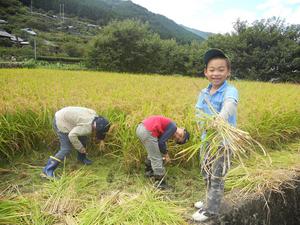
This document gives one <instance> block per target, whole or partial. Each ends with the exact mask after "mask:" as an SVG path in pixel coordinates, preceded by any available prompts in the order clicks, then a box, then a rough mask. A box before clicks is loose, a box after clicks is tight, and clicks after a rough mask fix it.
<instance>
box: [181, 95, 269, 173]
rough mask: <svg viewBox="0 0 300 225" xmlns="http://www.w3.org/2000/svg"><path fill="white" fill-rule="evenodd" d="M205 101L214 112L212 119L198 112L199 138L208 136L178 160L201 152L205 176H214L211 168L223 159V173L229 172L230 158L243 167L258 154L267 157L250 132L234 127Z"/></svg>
mask: <svg viewBox="0 0 300 225" xmlns="http://www.w3.org/2000/svg"><path fill="white" fill-rule="evenodd" d="M205 101H206V102H207V104H208V106H209V108H210V110H211V112H213V115H208V114H206V113H204V112H202V111H201V110H198V112H197V126H198V130H199V131H200V134H203V133H204V134H205V135H204V136H203V138H202V140H201V141H199V142H198V143H196V144H194V145H192V146H189V147H188V148H186V149H184V150H182V151H180V152H179V153H177V154H176V155H179V158H181V157H185V158H186V157H187V160H190V159H191V158H192V157H193V156H194V155H195V154H196V153H197V152H198V151H199V150H200V157H201V159H200V160H201V162H204V164H202V167H203V169H204V170H206V172H208V173H211V172H210V171H209V168H211V166H212V165H213V164H214V163H215V162H216V161H217V160H220V159H221V160H223V161H224V168H223V170H225V169H226V168H230V158H231V157H233V158H235V159H237V160H238V161H239V162H240V163H241V164H242V165H244V163H243V158H247V157H248V156H249V155H250V154H258V153H257V152H258V151H261V152H262V153H263V155H264V156H267V152H266V150H265V148H264V147H263V146H262V145H261V144H260V143H259V142H258V141H256V140H254V139H253V138H252V137H251V136H250V134H249V133H248V132H245V131H243V130H240V129H238V128H236V127H233V126H231V125H230V124H229V123H228V122H227V121H225V120H224V119H222V118H221V117H220V116H219V115H218V113H217V112H216V110H215V109H214V108H213V106H212V105H211V103H210V102H209V100H208V99H205ZM197 136H198V135H197ZM199 136H200V135H199ZM221 157H223V158H221ZM269 159H270V158H269Z"/></svg>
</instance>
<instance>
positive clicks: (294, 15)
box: [131, 0, 300, 34]
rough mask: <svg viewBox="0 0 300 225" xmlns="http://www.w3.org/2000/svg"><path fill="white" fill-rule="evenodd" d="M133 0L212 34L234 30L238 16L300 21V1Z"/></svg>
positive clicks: (246, 18)
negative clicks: (274, 17) (273, 17)
mask: <svg viewBox="0 0 300 225" xmlns="http://www.w3.org/2000/svg"><path fill="white" fill-rule="evenodd" d="M131 1H132V2H134V3H135V4H138V5H140V6H143V7H144V8H146V9H148V10H149V11H151V12H153V13H157V14H161V15H164V16H166V17H168V18H169V19H171V20H173V21H175V22H176V23H178V24H182V25H185V26H187V27H190V28H195V29H197V30H201V31H206V32H213V33H223V34H224V33H226V32H231V31H233V23H234V22H235V21H236V20H237V19H238V18H239V19H240V20H241V21H247V22H248V23H249V24H251V23H252V22H253V21H255V20H260V19H267V18H270V17H272V16H276V17H280V18H281V19H285V21H286V24H300V0H260V1H259V0H248V1H243V0H131Z"/></svg>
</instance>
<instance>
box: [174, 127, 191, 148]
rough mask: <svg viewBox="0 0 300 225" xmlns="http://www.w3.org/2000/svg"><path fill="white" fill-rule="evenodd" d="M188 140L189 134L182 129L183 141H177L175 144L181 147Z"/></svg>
mask: <svg viewBox="0 0 300 225" xmlns="http://www.w3.org/2000/svg"><path fill="white" fill-rule="evenodd" d="M189 139H190V133H189V132H188V131H187V130H186V129H184V138H183V140H182V141H178V142H176V143H177V144H180V145H183V144H185V143H186V142H187V141H188V140H189Z"/></svg>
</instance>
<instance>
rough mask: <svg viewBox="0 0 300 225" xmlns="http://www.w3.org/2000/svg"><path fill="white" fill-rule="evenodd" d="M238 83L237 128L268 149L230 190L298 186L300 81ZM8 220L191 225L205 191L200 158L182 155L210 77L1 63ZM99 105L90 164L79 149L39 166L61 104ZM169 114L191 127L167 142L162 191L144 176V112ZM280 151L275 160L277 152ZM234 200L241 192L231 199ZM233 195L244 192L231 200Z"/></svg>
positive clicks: (231, 179)
mask: <svg viewBox="0 0 300 225" xmlns="http://www.w3.org/2000/svg"><path fill="white" fill-rule="evenodd" d="M232 84H233V85H234V86H236V87H237V89H238V90H239V95H240V96H239V97H240V101H239V105H238V128H240V129H242V130H244V131H247V132H249V133H250V135H251V136H252V137H253V138H254V139H255V140H257V141H259V142H260V143H261V144H262V145H263V146H264V147H265V149H266V150H267V151H268V154H269V158H268V160H264V157H263V156H259V155H255V156H250V157H248V158H247V159H245V164H244V165H240V164H238V163H237V162H233V166H232V169H231V170H230V172H229V174H228V176H227V177H226V182H225V186H226V187H225V188H226V196H232V193H239V194H238V195H237V196H236V195H235V198H247V196H250V195H252V194H263V193H265V192H266V191H268V190H273V191H276V192H280V191H281V188H282V187H287V186H291V187H292V185H293V182H294V181H295V179H296V178H297V177H299V171H300V156H299V151H300V87H299V85H295V84H271V83H260V82H248V81H234V82H232ZM0 85H1V89H0V158H1V160H0V224H39V225H40V224H47V225H48V224H69V225H71V224H72V225H73V224H78V225H79V224H80V225H81V224H189V223H190V220H189V218H190V216H191V214H192V213H193V212H194V210H195V209H194V208H193V203H194V202H195V201H197V200H199V199H203V198H204V197H205V186H204V182H203V181H202V177H201V175H200V173H199V160H198V157H197V156H195V157H193V158H192V159H191V160H189V161H187V158H184V157H181V158H176V153H178V152H180V151H182V150H183V149H185V148H188V147H189V146H192V145H195V144H196V143H198V142H199V136H200V131H199V130H198V128H197V125H196V120H195V108H194V106H195V103H196V101H197V97H198V94H199V91H200V90H201V89H202V88H204V87H206V86H207V85H208V81H207V80H205V79H202V78H191V77H182V76H159V75H142V74H135V75H134V74H125V73H105V72H91V71H63V70H46V69H43V70H42V69H1V70H0ZM65 106H84V107H88V108H92V109H94V110H96V111H97V112H98V113H99V115H103V116H105V117H107V118H108V119H109V120H110V121H111V122H112V124H113V125H112V128H111V130H110V132H109V134H108V135H107V139H106V141H105V142H106V143H105V146H104V147H100V146H97V145H94V144H90V146H89V148H88V152H89V158H91V159H92V160H93V164H92V165H91V166H83V165H81V164H79V163H78V162H77V161H76V154H75V150H74V151H73V152H72V154H71V155H70V157H68V158H67V159H66V160H65V162H64V163H63V165H60V167H59V168H58V169H57V170H56V174H58V175H59V176H60V179H59V180H54V181H49V180H44V179H42V178H40V176H39V174H40V173H41V170H42V168H43V166H44V165H45V163H46V161H47V159H48V157H49V156H50V155H53V154H55V153H56V151H57V150H58V147H59V145H58V144H59V143H58V139H57V138H56V136H55V133H54V131H53V130H52V120H53V117H54V113H55V111H57V110H59V109H61V108H62V107H65ZM154 114H161V115H164V116H167V117H170V118H172V119H173V120H174V121H175V122H176V123H177V125H178V126H184V127H186V128H187V130H189V131H190V133H191V140H190V142H189V143H187V144H185V145H183V146H176V145H175V144H174V143H172V142H170V143H168V146H169V152H170V155H171V158H172V159H173V160H172V162H171V164H170V165H167V178H168V183H169V184H170V185H171V186H172V189H170V190H167V191H159V190H157V189H155V188H154V187H153V182H152V181H151V180H149V179H148V178H145V177H144V174H143V169H144V165H143V161H144V159H145V156H146V151H145V150H144V149H143V147H142V145H141V144H140V143H139V140H138V139H137V137H136V135H135V129H136V126H137V125H138V123H139V122H140V121H141V120H143V119H144V118H145V117H147V116H149V115H154ZM270 159H271V160H270ZM232 198H233V197H232ZM232 200H233V202H234V201H236V199H232Z"/></svg>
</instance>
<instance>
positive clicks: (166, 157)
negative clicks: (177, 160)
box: [163, 153, 171, 163]
mask: <svg viewBox="0 0 300 225" xmlns="http://www.w3.org/2000/svg"><path fill="white" fill-rule="evenodd" d="M163 160H164V161H165V163H169V162H171V159H170V156H169V154H168V153H167V154H164V156H163Z"/></svg>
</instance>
